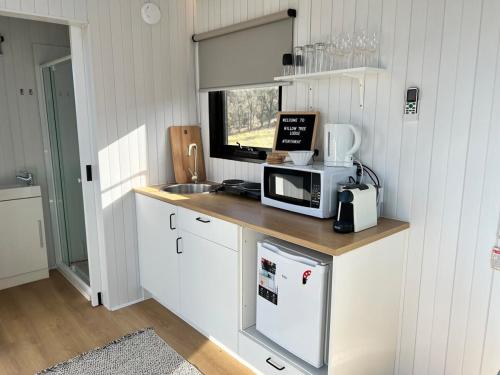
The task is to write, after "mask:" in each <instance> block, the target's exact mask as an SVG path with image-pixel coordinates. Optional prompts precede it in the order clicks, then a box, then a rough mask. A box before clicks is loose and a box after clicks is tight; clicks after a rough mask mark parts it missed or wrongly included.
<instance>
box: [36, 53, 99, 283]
mask: <svg viewBox="0 0 500 375" xmlns="http://www.w3.org/2000/svg"><path fill="white" fill-rule="evenodd" d="M42 78H43V90H44V96H45V107H46V113H47V123H48V133H49V140H50V157H51V158H50V159H51V162H52V173H51V175H52V179H51V180H52V181H49V183H50V184H51V185H52V188H53V197H51V209H52V218H53V221H55V223H53V226H54V228H55V230H54V236H55V237H56V238H55V239H54V240H55V241H54V242H55V243H56V258H57V262H58V267H59V268H62V269H63V271H65V273H67V272H70V273H72V274H73V275H74V276H76V277H77V278H78V279H79V280H81V281H82V282H83V283H85V284H86V285H89V284H90V283H89V266H88V256H87V243H86V232H85V217H84V208H83V207H84V206H83V195H82V185H81V172H80V155H79V151H78V132H77V122H76V110H75V96H74V88H73V73H72V66H71V57H70V56H67V57H64V58H61V59H58V60H56V61H53V62H51V63H48V64H44V65H42ZM49 175H50V174H49ZM49 177H50V176H49ZM57 253H59V254H57Z"/></svg>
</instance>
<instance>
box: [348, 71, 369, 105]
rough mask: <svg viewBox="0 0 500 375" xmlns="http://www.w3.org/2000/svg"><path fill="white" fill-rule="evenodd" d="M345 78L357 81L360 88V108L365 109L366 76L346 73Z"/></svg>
mask: <svg viewBox="0 0 500 375" xmlns="http://www.w3.org/2000/svg"><path fill="white" fill-rule="evenodd" d="M343 76H345V77H349V78H353V79H356V80H357V81H358V86H359V108H364V105H365V79H366V74H365V73H363V74H349V73H344V74H343Z"/></svg>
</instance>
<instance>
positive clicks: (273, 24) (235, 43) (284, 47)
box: [193, 9, 295, 91]
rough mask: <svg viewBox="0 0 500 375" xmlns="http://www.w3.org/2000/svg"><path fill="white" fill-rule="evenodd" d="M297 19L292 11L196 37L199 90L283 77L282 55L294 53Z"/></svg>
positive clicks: (248, 84)
mask: <svg viewBox="0 0 500 375" xmlns="http://www.w3.org/2000/svg"><path fill="white" fill-rule="evenodd" d="M294 17H295V11H294V10H293V9H289V10H287V11H283V12H279V13H275V14H272V15H269V16H265V17H260V18H257V19H254V20H251V21H247V22H242V23H239V24H235V25H231V26H228V27H225V28H222V29H217V30H213V31H209V32H206V33H202V34H196V35H193V40H194V41H195V42H198V43H199V46H198V66H199V83H200V90H203V91H210V90H216V89H221V88H228V87H237V86H255V85H263V84H269V83H272V82H274V79H273V78H274V77H276V76H279V75H281V70H282V69H281V68H282V65H281V64H282V55H283V54H284V53H291V52H292V48H293V18H294Z"/></svg>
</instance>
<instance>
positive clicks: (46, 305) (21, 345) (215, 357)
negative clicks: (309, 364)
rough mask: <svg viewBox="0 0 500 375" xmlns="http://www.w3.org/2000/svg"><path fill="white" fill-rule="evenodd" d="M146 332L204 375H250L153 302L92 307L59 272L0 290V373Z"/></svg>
mask: <svg viewBox="0 0 500 375" xmlns="http://www.w3.org/2000/svg"><path fill="white" fill-rule="evenodd" d="M144 327H154V328H155V330H156V332H157V333H158V335H160V336H161V337H162V338H163V339H164V340H165V341H166V342H167V343H168V344H170V346H172V347H173V348H174V349H175V350H176V351H177V352H178V353H179V354H181V355H182V356H183V357H184V358H186V359H187V360H188V361H190V362H191V363H192V364H194V365H195V366H196V367H198V368H199V369H200V371H202V372H203V373H204V374H251V372H250V370H248V369H247V368H246V367H244V366H243V365H242V364H240V363H239V362H238V361H236V360H235V359H234V358H232V357H231V356H230V355H228V354H226V353H225V352H224V351H223V350H221V349H219V347H217V346H216V345H215V344H213V343H212V342H210V341H209V340H207V339H206V338H205V337H204V336H202V335H200V334H199V333H198V332H197V331H195V330H194V329H193V328H191V327H190V326H189V325H188V324H187V323H185V322H184V321H182V320H181V319H179V318H178V317H176V316H175V315H174V314H172V313H170V312H169V311H168V310H166V309H165V308H164V307H162V306H161V305H159V304H158V303H157V302H155V301H153V300H147V301H144V302H141V303H139V304H136V305H133V306H130V307H126V308H123V309H121V310H118V311H115V312H110V311H108V310H107V309H106V308H105V307H103V306H100V307H97V308H93V307H91V306H90V304H89V302H87V301H86V300H85V299H84V298H83V297H82V296H81V295H80V294H79V293H78V292H77V291H76V290H75V289H74V288H73V287H72V286H71V285H70V284H69V283H68V282H67V281H66V279H64V277H63V276H62V275H61V274H60V273H58V272H57V271H54V272H51V274H50V278H49V279H46V280H41V281H37V282H34V283H30V284H26V285H22V286H18V287H15V288H10V289H6V290H2V291H0V374H1V375H4V374H5V375H18V374H20V375H21V374H33V373H35V372H36V371H38V370H42V369H44V368H47V367H49V366H51V365H52V364H54V363H57V362H61V361H64V360H67V359H69V358H71V357H74V356H75V355H77V354H79V353H81V352H84V351H88V350H89V349H92V348H94V347H97V346H101V345H103V344H105V343H107V342H109V341H112V340H113V339H116V338H118V337H120V336H123V335H125V334H127V333H130V332H133V331H135V330H138V329H140V328H144Z"/></svg>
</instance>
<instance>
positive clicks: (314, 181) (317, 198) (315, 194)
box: [311, 173, 321, 208]
mask: <svg viewBox="0 0 500 375" xmlns="http://www.w3.org/2000/svg"><path fill="white" fill-rule="evenodd" d="M320 203H321V175H320V174H319V173H312V174H311V207H312V208H319V206H320Z"/></svg>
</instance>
